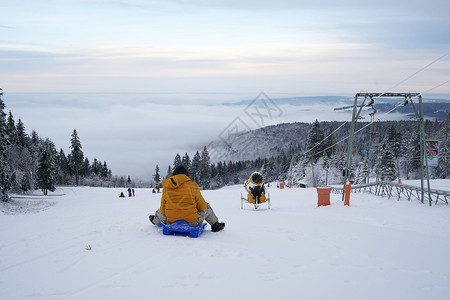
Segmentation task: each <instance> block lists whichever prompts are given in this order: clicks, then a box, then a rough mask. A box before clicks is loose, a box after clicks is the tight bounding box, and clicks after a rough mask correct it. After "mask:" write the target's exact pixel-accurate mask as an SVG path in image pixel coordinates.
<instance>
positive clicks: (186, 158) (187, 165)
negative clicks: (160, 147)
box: [181, 152, 191, 172]
mask: <svg viewBox="0 0 450 300" xmlns="http://www.w3.org/2000/svg"><path fill="white" fill-rule="evenodd" d="M181 163H182V164H183V166H184V167H185V168H186V170H187V171H188V172H190V171H191V159H190V158H189V155H188V154H187V152H186V153H185V154H184V156H183V158H182V159H181Z"/></svg>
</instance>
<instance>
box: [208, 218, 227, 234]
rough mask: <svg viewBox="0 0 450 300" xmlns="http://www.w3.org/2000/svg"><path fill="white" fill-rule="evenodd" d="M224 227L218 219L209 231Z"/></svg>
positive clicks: (219, 229)
mask: <svg viewBox="0 0 450 300" xmlns="http://www.w3.org/2000/svg"><path fill="white" fill-rule="evenodd" d="M224 228H225V223H223V222H219V221H217V222H216V223H214V224H213V225H211V231H212V232H217V231H221V230H222V229H224Z"/></svg>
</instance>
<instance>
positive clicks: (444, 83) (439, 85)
mask: <svg viewBox="0 0 450 300" xmlns="http://www.w3.org/2000/svg"><path fill="white" fill-rule="evenodd" d="M449 82H450V80H447V81H445V82H443V83H441V84H438V85H437V86H435V87H433V88H431V89H429V90H426V91H425V92H423V93H422V94H426V93H428V92H431V91H432V90H434V89H437V88H438V87H441V86H443V85H446V84H447V83H449Z"/></svg>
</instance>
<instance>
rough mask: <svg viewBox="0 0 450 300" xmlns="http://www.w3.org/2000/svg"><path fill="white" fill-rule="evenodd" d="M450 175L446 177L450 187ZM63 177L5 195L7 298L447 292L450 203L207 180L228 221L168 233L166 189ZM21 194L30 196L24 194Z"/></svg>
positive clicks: (1, 259) (2, 251)
mask: <svg viewBox="0 0 450 300" xmlns="http://www.w3.org/2000/svg"><path fill="white" fill-rule="evenodd" d="M448 183H450V181H447V182H446V183H444V184H446V185H447V187H448V186H450V185H449V184H448ZM121 191H124V192H125V189H105V188H89V187H77V188H75V187H61V188H58V189H57V190H56V191H55V192H54V193H53V194H52V195H50V196H47V197H44V196H35V197H28V198H21V199H14V201H13V203H12V204H5V203H2V204H0V209H1V210H2V211H1V212H0V298H1V299H84V300H85V299H161V300H164V299H168V300H171V299H173V300H175V299H176V300H180V299H199V298H211V299H215V300H220V299H449V298H450V258H449V253H450V230H449V228H450V207H449V206H448V205H445V204H438V205H436V206H434V205H433V206H432V207H429V206H428V205H427V204H421V203H419V202H418V201H411V202H409V201H407V200H400V201H397V200H393V199H387V198H381V197H376V196H373V195H371V194H362V193H361V194H352V195H351V199H350V207H344V206H343V203H342V202H341V196H340V195H335V194H332V195H331V205H330V206H327V207H317V192H316V190H315V189H283V190H280V189H276V188H275V187H271V188H269V191H270V194H271V199H272V201H271V209H270V210H268V209H267V206H265V205H261V207H260V208H259V209H258V210H254V209H253V208H252V206H250V205H249V204H247V205H246V206H245V207H244V209H241V208H240V199H239V198H240V193H241V192H244V189H243V188H242V186H240V185H239V186H231V187H227V188H223V189H221V190H217V191H203V192H202V193H203V195H204V197H205V199H206V200H207V201H208V202H209V203H210V204H211V206H212V207H213V209H214V210H215V212H216V214H217V215H218V217H219V219H220V220H221V221H224V222H225V223H226V228H225V229H224V230H223V231H221V232H218V233H213V232H211V231H210V228H211V227H210V226H207V228H206V229H205V231H204V232H203V233H202V235H201V236H200V237H199V238H197V239H193V238H188V237H180V236H165V235H163V234H162V230H161V229H160V228H157V227H155V226H153V225H151V224H150V223H149V221H148V215H149V214H150V213H154V211H155V210H156V209H157V208H158V207H159V201H160V196H161V194H152V193H151V190H150V189H136V196H135V197H131V198H130V197H126V198H119V197H118V196H119V194H120V192H121ZM21 203H22V204H23V205H22V206H20V205H19V204H21Z"/></svg>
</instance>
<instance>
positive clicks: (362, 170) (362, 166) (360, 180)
mask: <svg viewBox="0 0 450 300" xmlns="http://www.w3.org/2000/svg"><path fill="white" fill-rule="evenodd" d="M367 175H368V169H367V159H365V160H364V161H360V162H359V163H358V168H357V169H356V172H355V182H354V183H355V184H365V183H367Z"/></svg>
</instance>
